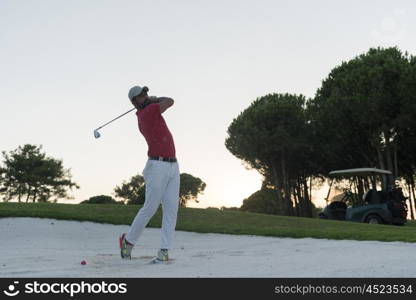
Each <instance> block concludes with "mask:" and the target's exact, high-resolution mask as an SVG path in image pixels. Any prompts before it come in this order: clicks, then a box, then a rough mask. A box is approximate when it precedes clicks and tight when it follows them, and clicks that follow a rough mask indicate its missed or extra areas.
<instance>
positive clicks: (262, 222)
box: [0, 203, 416, 243]
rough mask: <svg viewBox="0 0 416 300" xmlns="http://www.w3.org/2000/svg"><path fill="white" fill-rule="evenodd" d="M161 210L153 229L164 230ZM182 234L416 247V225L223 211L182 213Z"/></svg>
mask: <svg viewBox="0 0 416 300" xmlns="http://www.w3.org/2000/svg"><path fill="white" fill-rule="evenodd" d="M139 208H140V206H137V205H105V204H82V205H73V204H52V203H0V218H4V217H36V218H52V219H62V220H76V221H91V222H97V223H110V224H124V225H130V224H131V222H132V220H133V218H134V217H135V216H136V214H137V211H138V209H139ZM160 224H161V211H158V212H157V213H156V215H155V216H154V217H153V218H152V219H151V221H150V223H149V227H160ZM176 229H177V230H183V231H193V232H199V233H227V234H248V235H261V236H274V237H292V238H306V237H309V238H322V239H351V240H375V241H403V242H412V243H414V242H416V221H408V222H407V223H406V224H405V225H404V226H392V225H370V224H364V223H355V222H345V221H334V220H322V219H316V218H314V219H311V218H298V217H285V216H275V215H265V214H255V213H247V212H239V211H222V210H218V209H196V208H180V209H179V213H178V223H177V226H176Z"/></svg>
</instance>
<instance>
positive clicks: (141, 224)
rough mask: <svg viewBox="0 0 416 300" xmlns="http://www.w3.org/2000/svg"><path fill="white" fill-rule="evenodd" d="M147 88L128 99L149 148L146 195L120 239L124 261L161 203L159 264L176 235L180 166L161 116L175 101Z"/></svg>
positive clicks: (133, 91)
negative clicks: (157, 95)
mask: <svg viewBox="0 0 416 300" xmlns="http://www.w3.org/2000/svg"><path fill="white" fill-rule="evenodd" d="M148 91H149V89H148V88H147V87H140V86H134V87H132V88H131V89H130V91H129V94H128V96H129V99H130V101H131V103H132V104H133V105H134V107H136V109H137V112H136V115H137V119H138V123H139V130H140V132H141V133H142V134H143V136H144V138H145V139H146V142H147V145H148V148H149V149H148V160H147V163H146V166H145V168H144V170H143V177H144V180H145V184H146V196H145V202H144V205H143V207H142V208H141V209H140V210H139V212H138V213H137V215H136V217H135V218H134V221H133V223H132V225H131V226H130V230H129V232H128V233H127V234H126V233H123V234H122V235H121V236H120V250H121V251H120V252H121V257H122V258H127V259H131V251H132V249H133V247H134V245H135V244H136V243H137V241H138V240H139V238H140V236H141V234H142V232H143V230H144V228H145V227H146V225H147V223H148V222H149V220H150V219H151V217H152V216H153V215H154V214H155V213H156V211H157V209H158V207H159V205H160V204H162V209H163V219H162V238H161V243H160V250H159V251H158V253H157V256H156V261H168V260H169V256H168V250H169V249H170V248H171V244H172V239H173V235H174V232H175V226H176V218H177V213H178V206H179V178H180V177H179V166H178V163H177V160H176V157H175V144H174V142H173V137H172V134H171V133H170V131H169V129H168V127H167V125H166V122H165V120H164V119H163V117H162V113H164V112H165V111H166V110H167V109H168V108H169V107H171V106H172V105H173V99H171V98H167V97H159V98H157V97H149V96H148V95H147V92H148Z"/></svg>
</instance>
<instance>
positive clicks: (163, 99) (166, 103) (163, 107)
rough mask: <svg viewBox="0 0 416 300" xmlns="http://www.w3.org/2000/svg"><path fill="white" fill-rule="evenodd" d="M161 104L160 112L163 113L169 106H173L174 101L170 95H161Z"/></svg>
mask: <svg viewBox="0 0 416 300" xmlns="http://www.w3.org/2000/svg"><path fill="white" fill-rule="evenodd" d="M158 100H159V105H160V113H161V114H163V113H164V112H165V110H167V109H168V108H169V107H171V106H172V105H173V103H174V101H173V99H172V98H168V97H159V98H158Z"/></svg>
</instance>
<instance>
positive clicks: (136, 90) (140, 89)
mask: <svg viewBox="0 0 416 300" xmlns="http://www.w3.org/2000/svg"><path fill="white" fill-rule="evenodd" d="M143 90H145V91H146V92H147V91H149V88H148V87H147V86H144V87H140V86H138V85H136V86H134V87H132V88H131V89H130V91H129V99H130V101H131V100H133V98H134V97H136V96H137V95H140V93H141V92H143Z"/></svg>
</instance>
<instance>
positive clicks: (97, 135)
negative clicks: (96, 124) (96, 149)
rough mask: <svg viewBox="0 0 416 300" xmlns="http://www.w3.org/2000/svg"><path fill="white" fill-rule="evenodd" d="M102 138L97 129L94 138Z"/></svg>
mask: <svg viewBox="0 0 416 300" xmlns="http://www.w3.org/2000/svg"><path fill="white" fill-rule="evenodd" d="M100 136H101V134H100V133H99V132H98V130H97V129H95V130H94V137H95V138H96V139H98V138H99V137H100Z"/></svg>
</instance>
